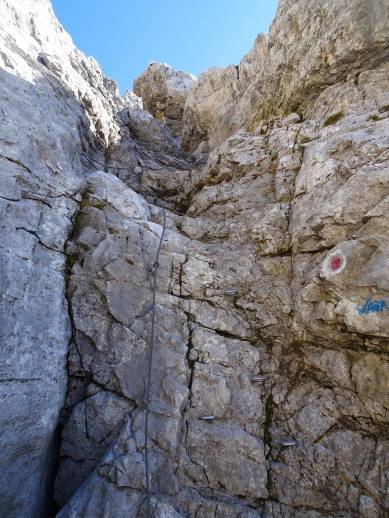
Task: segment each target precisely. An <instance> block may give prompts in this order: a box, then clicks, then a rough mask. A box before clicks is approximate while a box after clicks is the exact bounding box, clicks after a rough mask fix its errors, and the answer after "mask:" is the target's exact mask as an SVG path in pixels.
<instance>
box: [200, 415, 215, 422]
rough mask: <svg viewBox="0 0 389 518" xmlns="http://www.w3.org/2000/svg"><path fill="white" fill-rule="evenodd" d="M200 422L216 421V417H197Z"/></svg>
mask: <svg viewBox="0 0 389 518" xmlns="http://www.w3.org/2000/svg"><path fill="white" fill-rule="evenodd" d="M199 419H201V420H202V421H214V420H215V419H216V416H214V415H203V416H201V417H199Z"/></svg>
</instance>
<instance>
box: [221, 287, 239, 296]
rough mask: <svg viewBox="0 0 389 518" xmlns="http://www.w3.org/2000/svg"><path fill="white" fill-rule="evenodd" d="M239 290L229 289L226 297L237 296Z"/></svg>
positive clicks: (226, 291)
mask: <svg viewBox="0 0 389 518" xmlns="http://www.w3.org/2000/svg"><path fill="white" fill-rule="evenodd" d="M237 293H238V290H237V289H236V288H227V289H226V290H225V292H224V294H225V295H236V294H237Z"/></svg>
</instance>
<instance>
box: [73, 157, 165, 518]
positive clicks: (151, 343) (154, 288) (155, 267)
mask: <svg viewBox="0 0 389 518" xmlns="http://www.w3.org/2000/svg"><path fill="white" fill-rule="evenodd" d="M81 156H82V157H83V158H84V159H85V160H87V162H88V163H89V164H90V165H92V166H93V167H96V165H99V166H102V167H104V169H126V170H129V169H130V168H129V167H115V166H106V165H105V164H103V163H102V162H99V161H98V160H95V159H94V158H92V157H90V156H88V155H87V154H86V153H81ZM146 189H147V188H146ZM150 194H152V195H153V196H154V201H155V205H157V206H158V203H157V198H156V197H155V194H154V193H153V192H152V191H151V192H150ZM160 208H161V209H162V215H163V224H162V232H161V237H160V240H159V243H158V248H157V253H156V256H155V261H154V264H153V286H152V306H151V331H150V341H149V351H148V366H147V379H146V401H145V403H146V404H145V428H144V436H145V445H144V462H145V471H146V501H147V516H148V518H151V487H150V460H149V417H150V406H151V380H152V370H153V353H154V336H155V299H156V292H157V280H158V267H159V254H160V252H161V248H162V244H163V238H164V235H165V230H166V210H165V208H164V207H163V206H160Z"/></svg>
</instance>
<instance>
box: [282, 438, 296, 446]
mask: <svg viewBox="0 0 389 518" xmlns="http://www.w3.org/2000/svg"><path fill="white" fill-rule="evenodd" d="M297 445H298V441H296V439H292V438H288V439H282V441H280V446H283V447H284V448H288V447H290V446H297Z"/></svg>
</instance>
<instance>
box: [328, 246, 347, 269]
mask: <svg viewBox="0 0 389 518" xmlns="http://www.w3.org/2000/svg"><path fill="white" fill-rule="evenodd" d="M346 264H347V261H346V256H345V255H344V254H343V253H342V252H340V251H338V252H331V253H330V254H329V255H327V257H326V258H325V260H324V271H325V273H326V274H327V275H337V274H338V273H341V272H343V270H344V269H345V268H346Z"/></svg>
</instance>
